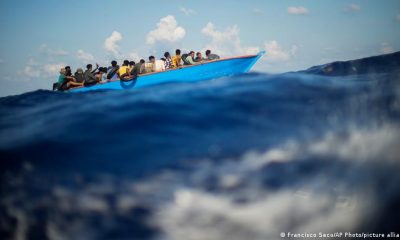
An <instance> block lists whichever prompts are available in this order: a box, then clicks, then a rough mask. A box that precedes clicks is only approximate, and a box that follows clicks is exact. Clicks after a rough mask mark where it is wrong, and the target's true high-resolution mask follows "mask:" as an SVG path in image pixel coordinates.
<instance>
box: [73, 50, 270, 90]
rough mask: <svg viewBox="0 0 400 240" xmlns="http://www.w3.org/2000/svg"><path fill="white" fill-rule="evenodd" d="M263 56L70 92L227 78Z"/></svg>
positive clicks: (187, 67) (248, 57) (198, 66)
mask: <svg viewBox="0 0 400 240" xmlns="http://www.w3.org/2000/svg"><path fill="white" fill-rule="evenodd" d="M263 54H264V52H260V53H258V54H257V55H249V56H242V57H235V58H227V59H220V60H216V61H211V62H205V63H202V64H198V65H191V66H184V67H182V68H179V69H171V70H166V71H162V72H155V73H148V74H142V75H139V76H138V77H137V78H136V80H133V81H127V82H123V81H120V80H115V81H111V82H105V83H99V84H96V85H94V86H90V87H78V88H74V89H71V90H69V92H86V91H93V90H108V89H113V90H122V89H130V88H140V87H145V86H150V85H156V84H160V83H168V82H194V81H202V80H209V79H214V78H220V77H225V76H233V75H237V74H242V73H246V72H248V71H249V70H250V69H251V68H252V67H253V65H254V64H255V63H256V62H257V60H258V59H259V58H260V57H261V56H262V55H263Z"/></svg>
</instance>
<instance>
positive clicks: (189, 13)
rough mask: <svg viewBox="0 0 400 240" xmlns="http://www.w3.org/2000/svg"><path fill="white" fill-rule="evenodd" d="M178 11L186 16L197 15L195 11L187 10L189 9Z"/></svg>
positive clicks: (183, 8)
mask: <svg viewBox="0 0 400 240" xmlns="http://www.w3.org/2000/svg"><path fill="white" fill-rule="evenodd" d="M179 11H181V12H183V13H184V14H185V15H186V16H190V15H195V14H197V12H196V11H195V10H193V9H189V8H185V7H180V8H179Z"/></svg>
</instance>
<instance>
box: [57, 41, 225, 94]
mask: <svg viewBox="0 0 400 240" xmlns="http://www.w3.org/2000/svg"><path fill="white" fill-rule="evenodd" d="M217 59H220V57H219V56H218V55H217V54H213V53H211V50H207V51H206V52H205V57H203V55H202V54H201V52H197V53H196V54H195V52H194V51H190V52H189V53H184V54H181V50H180V49H176V50H175V55H174V56H171V54H170V53H169V52H165V53H164V57H162V58H160V59H156V58H155V57H154V56H150V57H149V61H148V62H146V61H145V60H144V59H141V60H140V61H139V62H138V63H135V62H134V61H129V60H124V61H123V63H122V65H121V66H119V65H118V63H117V61H115V60H113V61H111V66H109V67H99V65H98V64H96V68H95V69H93V65H92V64H88V65H86V70H85V71H83V69H82V68H78V69H77V70H76V72H75V74H72V70H71V67H70V66H66V67H65V68H61V70H60V76H59V77H58V81H57V82H56V83H54V84H53V90H58V91H65V90H68V89H70V88H74V87H78V86H91V85H94V84H97V83H101V82H104V81H111V80H114V79H120V80H122V81H129V80H132V79H135V78H136V77H137V76H138V75H140V74H145V73H151V72H159V71H165V70H167V69H174V68H180V67H182V66H183V65H195V64H199V63H202V62H205V61H212V60H217Z"/></svg>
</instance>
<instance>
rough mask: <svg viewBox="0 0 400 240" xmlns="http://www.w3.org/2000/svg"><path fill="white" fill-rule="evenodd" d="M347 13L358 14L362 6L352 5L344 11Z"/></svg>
mask: <svg viewBox="0 0 400 240" xmlns="http://www.w3.org/2000/svg"><path fill="white" fill-rule="evenodd" d="M344 10H345V11H346V12H358V11H360V10H361V6H360V5H358V4H355V3H352V4H350V5H348V6H346V7H345V9H344Z"/></svg>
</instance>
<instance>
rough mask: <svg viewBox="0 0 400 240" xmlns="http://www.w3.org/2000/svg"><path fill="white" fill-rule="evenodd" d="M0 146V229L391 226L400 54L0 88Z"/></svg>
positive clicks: (147, 234) (122, 232)
mask: <svg viewBox="0 0 400 240" xmlns="http://www.w3.org/2000/svg"><path fill="white" fill-rule="evenodd" d="M0 158H1V160H0V238H1V239H56V240H63V239H77V240H80V239H82V240H83V239H85V240H90V239H101V240H103V239H104V240H108V239H121V240H122V239H154V240H198V239H201V240H214V239H215V240H216V239H229V240H243V239H245V240H261V239H268V240H269V239H271V240H274V239H285V238H289V239H296V238H297V239H300V238H302V239H316V238H318V237H319V236H320V234H325V235H324V236H328V237H327V238H325V239H338V238H334V237H335V236H336V237H338V236H339V234H342V235H340V236H342V237H344V236H345V235H344V234H346V233H347V234H372V233H376V234H396V233H397V234H398V233H399V232H400V221H399V219H398V217H399V216H400V52H397V53H392V54H387V55H381V56H374V57H369V58H365V59H358V60H352V61H341V62H333V63H328V64H324V65H321V66H314V67H311V68H309V69H306V70H303V71H298V72H288V73H282V74H267V73H259V72H250V73H248V74H243V75H239V76H233V77H224V78H219V79H213V80H209V81H201V82H194V83H193V82H191V83H168V84H162V85H156V86H151V87H146V88H141V89H131V90H124V91H93V92H86V93H63V92H53V91H49V90H37V91H33V92H27V93H24V94H21V95H15V96H7V97H2V98H0ZM396 231H397V232H396ZM294 234H298V235H294ZM329 236H330V237H329ZM347 236H348V237H347V238H354V239H358V237H356V236H357V235H347ZM321 239H322V238H321Z"/></svg>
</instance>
